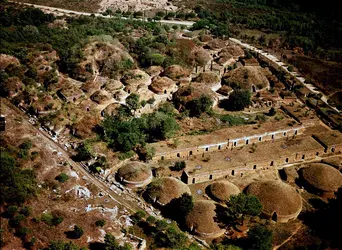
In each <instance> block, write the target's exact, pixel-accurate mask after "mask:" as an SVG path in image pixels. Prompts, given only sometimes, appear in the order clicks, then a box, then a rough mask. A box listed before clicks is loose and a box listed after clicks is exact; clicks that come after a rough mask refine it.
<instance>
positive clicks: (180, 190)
mask: <svg viewBox="0 0 342 250" xmlns="http://www.w3.org/2000/svg"><path fill="white" fill-rule="evenodd" d="M184 193H188V194H191V191H190V189H189V187H188V186H187V185H186V184H184V183H183V182H181V181H180V180H177V179H176V178H173V177H165V178H160V179H156V180H154V181H153V182H152V183H151V184H150V185H149V186H148V187H147V189H146V191H145V196H146V198H147V199H148V200H149V201H152V202H155V203H157V204H158V205H160V206H165V205H167V204H168V203H170V201H171V200H173V199H175V198H179V197H181V196H182V194H184Z"/></svg>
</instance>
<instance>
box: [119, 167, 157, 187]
mask: <svg viewBox="0 0 342 250" xmlns="http://www.w3.org/2000/svg"><path fill="white" fill-rule="evenodd" d="M117 176H118V178H119V180H120V181H121V182H122V183H124V184H125V185H127V186H131V187H142V186H145V185H147V184H149V183H150V182H151V181H152V171H151V169H150V167H148V166H147V165H146V164H144V163H141V162H130V163H128V164H126V165H125V166H123V167H121V168H119V170H118V172H117Z"/></svg>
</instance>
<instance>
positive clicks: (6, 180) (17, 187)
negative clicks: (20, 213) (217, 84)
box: [0, 150, 37, 204]
mask: <svg viewBox="0 0 342 250" xmlns="http://www.w3.org/2000/svg"><path fill="white" fill-rule="evenodd" d="M36 187H37V184H36V179H35V174H34V172H33V170H30V169H24V170H21V169H20V168H18V167H17V166H15V160H14V158H13V157H12V156H11V155H10V154H9V153H7V152H6V151H3V150H2V151H1V164H0V204H3V203H5V202H6V203H16V204H21V203H23V202H24V201H25V200H26V199H28V198H30V197H32V196H34V195H35V192H36Z"/></svg>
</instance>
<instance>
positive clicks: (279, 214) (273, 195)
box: [247, 181, 302, 222]
mask: <svg viewBox="0 0 342 250" xmlns="http://www.w3.org/2000/svg"><path fill="white" fill-rule="evenodd" d="M247 193H248V194H252V195H255V196H256V197H258V199H259V200H260V202H261V204H262V213H263V214H264V215H265V216H267V217H268V218H272V219H273V220H275V221H279V222H288V221H289V220H291V219H295V218H297V216H298V214H299V213H300V212H301V210H302V198H301V196H300V195H299V194H298V193H297V192H296V190H295V189H294V188H293V187H291V186H290V185H288V184H285V183H284V182H282V181H260V182H254V183H252V184H250V185H249V186H248V188H247Z"/></svg>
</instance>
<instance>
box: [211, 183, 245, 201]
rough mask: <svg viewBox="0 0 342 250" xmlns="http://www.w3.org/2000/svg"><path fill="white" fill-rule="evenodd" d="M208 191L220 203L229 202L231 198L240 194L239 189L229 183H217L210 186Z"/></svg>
mask: <svg viewBox="0 0 342 250" xmlns="http://www.w3.org/2000/svg"><path fill="white" fill-rule="evenodd" d="M208 191H209V193H210V195H211V196H212V197H213V198H214V199H215V200H217V201H219V202H225V201H228V200H229V198H230V196H232V195H238V194H239V193H240V190H239V188H238V187H237V186H235V185H234V184H233V183H231V182H229V181H216V182H214V183H213V184H211V185H210V186H209V190H208Z"/></svg>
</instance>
